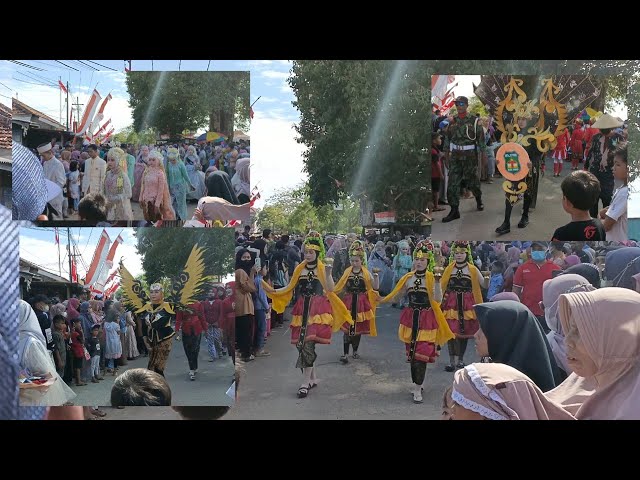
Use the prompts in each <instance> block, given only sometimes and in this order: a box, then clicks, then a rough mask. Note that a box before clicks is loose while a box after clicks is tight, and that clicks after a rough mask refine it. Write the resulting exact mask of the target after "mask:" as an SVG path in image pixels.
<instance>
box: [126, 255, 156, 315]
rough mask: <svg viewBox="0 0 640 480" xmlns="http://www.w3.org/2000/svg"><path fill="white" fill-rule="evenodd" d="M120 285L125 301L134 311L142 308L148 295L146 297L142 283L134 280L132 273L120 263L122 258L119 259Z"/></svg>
mask: <svg viewBox="0 0 640 480" xmlns="http://www.w3.org/2000/svg"><path fill="white" fill-rule="evenodd" d="M119 272H120V282H121V283H120V285H121V286H122V292H123V294H124V297H125V303H127V304H129V305H131V306H132V307H133V308H134V309H135V311H136V312H138V311H139V310H142V309H143V308H144V306H145V305H146V304H147V303H148V302H149V297H147V294H146V292H145V291H144V288H143V287H142V283H141V282H140V280H136V279H135V278H133V275H131V273H129V270H127V269H126V268H125V267H124V265H123V264H122V260H120V269H119Z"/></svg>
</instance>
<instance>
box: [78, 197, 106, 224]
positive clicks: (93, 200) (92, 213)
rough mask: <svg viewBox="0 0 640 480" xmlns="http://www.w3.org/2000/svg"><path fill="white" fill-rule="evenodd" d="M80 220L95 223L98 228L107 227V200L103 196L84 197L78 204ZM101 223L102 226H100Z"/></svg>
mask: <svg viewBox="0 0 640 480" xmlns="http://www.w3.org/2000/svg"><path fill="white" fill-rule="evenodd" d="M78 215H80V220H86V221H88V222H96V224H97V225H98V226H109V225H108V224H106V221H107V200H106V199H105V198H104V196H103V195H101V194H99V193H97V194H95V195H92V194H89V195H86V196H85V197H84V198H83V199H82V200H81V201H80V203H79V204H78ZM101 223H102V225H101Z"/></svg>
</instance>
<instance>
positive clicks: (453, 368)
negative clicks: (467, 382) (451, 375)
mask: <svg viewBox="0 0 640 480" xmlns="http://www.w3.org/2000/svg"><path fill="white" fill-rule="evenodd" d="M444 371H445V372H455V371H456V367H455V366H454V365H453V363H451V364H449V365H447V366H446V367H444Z"/></svg>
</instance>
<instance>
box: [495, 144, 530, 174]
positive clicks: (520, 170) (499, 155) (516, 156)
mask: <svg viewBox="0 0 640 480" xmlns="http://www.w3.org/2000/svg"><path fill="white" fill-rule="evenodd" d="M496 163H497V164H498V171H499V172H500V173H501V174H502V176H503V177H504V178H506V179H507V180H511V181H513V182H517V181H518V180H522V179H523V178H524V177H526V176H527V174H528V173H529V167H528V163H529V154H528V153H527V151H526V150H525V149H524V147H523V146H522V145H520V144H518V143H505V144H504V145H502V146H501V147H500V148H499V149H498V151H497V152H496Z"/></svg>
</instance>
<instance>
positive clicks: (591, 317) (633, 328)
mask: <svg viewBox="0 0 640 480" xmlns="http://www.w3.org/2000/svg"><path fill="white" fill-rule="evenodd" d="M559 315H560V322H561V323H562V328H563V329H564V331H565V332H567V331H569V325H570V324H573V323H575V325H576V327H577V328H578V332H579V334H580V338H581V341H582V342H583V343H584V346H585V349H586V350H587V352H588V353H589V356H590V357H591V358H592V359H593V361H594V362H595V364H596V366H597V368H598V371H597V373H596V374H595V375H594V376H593V377H591V378H589V379H587V380H589V381H591V382H593V385H594V386H595V391H594V392H593V393H592V394H591V395H588V396H586V395H585V396H586V398H585V399H584V401H583V402H582V404H581V405H579V407H578V409H577V413H576V417H577V418H578V419H587V420H640V401H639V400H638V399H640V294H639V293H637V292H634V291H632V290H628V289H626V288H617V287H610V288H601V289H599V290H596V291H594V292H577V293H570V294H565V295H561V296H560V305H559ZM575 376H576V375H575V374H572V375H571V376H570V377H569V378H568V379H567V380H565V381H564V382H563V383H562V384H560V385H559V386H558V387H557V388H556V389H554V390H552V391H551V392H549V393H552V394H553V395H552V397H553V398H555V399H561V400H562V402H561V403H563V404H565V403H571V400H572V399H573V398H572V397H575V395H576V394H583V395H584V389H580V388H577V387H576V385H575V384H576V378H572V377H575ZM565 384H567V386H566V388H565V389H563V387H564V386H565ZM556 390H557V391H556ZM563 390H565V391H566V392H565V393H566V394H567V397H568V398H567V397H565V398H561V396H562V394H563Z"/></svg>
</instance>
